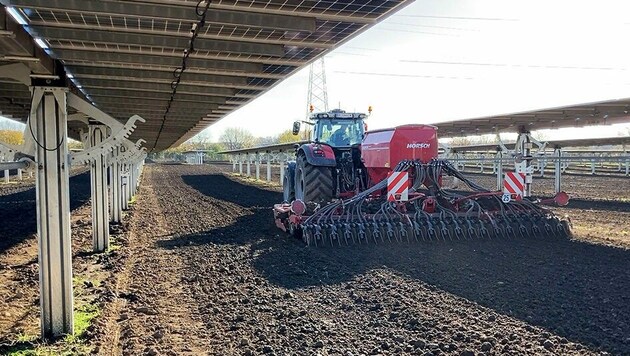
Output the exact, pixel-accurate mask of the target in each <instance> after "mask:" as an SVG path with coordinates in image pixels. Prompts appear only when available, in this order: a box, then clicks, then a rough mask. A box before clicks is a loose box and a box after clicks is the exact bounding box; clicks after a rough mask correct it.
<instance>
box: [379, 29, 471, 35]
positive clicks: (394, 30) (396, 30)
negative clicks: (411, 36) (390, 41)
mask: <svg viewBox="0 0 630 356" xmlns="http://www.w3.org/2000/svg"><path fill="white" fill-rule="evenodd" d="M374 30H380V31H390V32H407V33H419V34H422V35H434V36H446V37H459V35H453V34H449V33H437V32H426V31H412V30H403V29H397V28H383V27H374V28H372V31H374Z"/></svg>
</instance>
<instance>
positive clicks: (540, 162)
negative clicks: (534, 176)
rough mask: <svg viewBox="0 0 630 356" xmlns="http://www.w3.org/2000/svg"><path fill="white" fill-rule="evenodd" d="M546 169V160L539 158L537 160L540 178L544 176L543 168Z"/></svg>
mask: <svg viewBox="0 0 630 356" xmlns="http://www.w3.org/2000/svg"><path fill="white" fill-rule="evenodd" d="M546 167H547V158H540V159H539V160H538V170H539V171H540V177H541V178H543V177H544V176H545V168H546Z"/></svg>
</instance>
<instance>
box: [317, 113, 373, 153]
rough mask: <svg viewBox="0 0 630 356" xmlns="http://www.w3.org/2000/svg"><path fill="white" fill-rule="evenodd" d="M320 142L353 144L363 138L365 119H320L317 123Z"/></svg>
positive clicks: (335, 144)
mask: <svg viewBox="0 0 630 356" xmlns="http://www.w3.org/2000/svg"><path fill="white" fill-rule="evenodd" d="M316 129H317V132H316V134H317V137H318V138H319V142H323V143H327V144H329V145H331V146H333V147H342V146H352V145H355V144H358V143H361V140H362V139H363V120H347V119H346V120H336V119H330V120H326V119H323V120H320V121H319V123H318V125H317V128H316Z"/></svg>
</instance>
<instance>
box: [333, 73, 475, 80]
mask: <svg viewBox="0 0 630 356" xmlns="http://www.w3.org/2000/svg"><path fill="white" fill-rule="evenodd" d="M335 73H341V74H353V75H373V76H380V77H399V78H429V79H455V80H472V79H474V78H471V77H452V76H443V75H422V74H399V73H377V72H350V71H335Z"/></svg>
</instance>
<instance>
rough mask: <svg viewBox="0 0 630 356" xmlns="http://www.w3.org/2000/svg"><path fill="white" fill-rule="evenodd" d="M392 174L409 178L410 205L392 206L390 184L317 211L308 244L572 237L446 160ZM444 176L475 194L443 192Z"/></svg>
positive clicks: (534, 205)
mask: <svg viewBox="0 0 630 356" xmlns="http://www.w3.org/2000/svg"><path fill="white" fill-rule="evenodd" d="M393 171H395V172H405V171H407V172H408V173H409V177H410V180H411V186H410V188H409V200H408V201H404V202H403V201H388V200H387V198H386V197H387V195H386V189H387V179H385V180H383V181H381V182H379V183H377V184H375V185H373V186H372V187H371V188H368V189H367V190H365V191H363V192H360V193H358V194H357V195H355V196H353V197H350V198H348V199H339V200H337V201H334V202H331V203H330V204H328V205H326V206H323V207H317V208H315V209H314V211H313V212H312V215H310V216H308V217H307V218H306V219H305V220H304V221H303V223H302V224H301V228H302V238H303V240H304V242H305V243H306V244H307V245H314V246H322V245H330V246H341V245H350V244H385V243H394V242H397V243H412V242H420V241H426V242H430V241H450V240H466V239H477V238H481V239H494V238H527V237H544V238H554V237H566V236H569V235H570V234H571V229H570V222H569V221H568V220H566V219H560V218H558V217H557V216H556V215H554V214H553V213H552V212H551V211H550V210H549V209H547V208H546V207H544V206H542V204H541V203H544V202H541V201H532V200H528V199H520V200H511V201H510V202H507V203H506V202H503V200H502V195H503V193H502V192H495V191H490V190H487V189H485V188H483V187H481V186H479V185H477V184H476V183H475V182H473V181H472V180H470V179H468V178H467V177H465V176H464V175H462V174H461V173H460V172H459V171H457V170H456V169H455V167H454V166H453V165H452V164H451V163H450V162H448V161H447V160H442V159H434V160H431V161H430V162H428V163H422V162H421V161H419V160H404V161H402V162H400V163H399V164H398V165H397V166H396V167H395V168H394V169H393ZM442 176H451V177H455V178H457V179H459V180H460V181H462V182H463V183H465V184H466V185H467V186H468V187H469V188H470V189H471V192H461V191H451V190H447V189H444V188H442V186H441V177H442ZM307 213H308V212H307Z"/></svg>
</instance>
